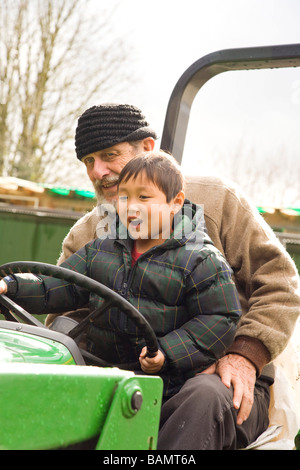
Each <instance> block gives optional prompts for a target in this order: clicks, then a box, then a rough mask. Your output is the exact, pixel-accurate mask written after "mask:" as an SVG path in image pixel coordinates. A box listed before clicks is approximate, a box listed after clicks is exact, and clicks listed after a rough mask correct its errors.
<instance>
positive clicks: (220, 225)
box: [187, 178, 300, 372]
mask: <svg viewBox="0 0 300 470" xmlns="http://www.w3.org/2000/svg"><path fill="white" fill-rule="evenodd" d="M187 195H188V196H189V197H190V198H191V200H193V201H195V202H198V203H202V204H203V205H204V213H205V220H206V225H207V230H208V233H209V235H210V236H211V238H212V240H213V242H214V243H215V245H216V246H217V247H218V248H219V249H220V250H221V251H222V252H223V253H224V255H225V257H226V258H227V260H228V262H229V264H230V265H231V267H232V269H233V273H234V280H235V283H236V286H237V289H238V292H239V297H240V301H241V305H242V310H243V315H242V318H241V320H240V323H239V326H238V329H237V333H236V339H235V341H234V343H233V345H232V347H231V348H230V350H229V351H230V352H235V353H238V354H241V355H243V356H245V357H247V358H248V359H250V360H251V361H252V362H253V363H254V365H255V366H256V368H257V370H258V372H260V371H261V369H262V367H263V366H264V365H265V364H266V363H267V362H269V361H270V360H273V359H274V358H275V357H277V356H278V355H279V354H280V353H281V352H282V351H283V349H284V348H285V347H286V345H287V343H288V341H289V338H290V337H291V334H292V332H293V330H294V328H295V325H296V320H297V318H298V315H299V313H300V291H299V275H298V272H297V269H296V267H295V264H294V262H293V261H292V259H291V257H290V256H289V254H288V253H287V251H286V250H285V249H284V247H283V246H282V244H281V243H280V242H279V241H278V239H277V238H276V236H275V235H274V233H273V231H272V230H271V228H270V227H269V225H268V224H267V223H266V222H265V221H264V220H263V218H262V217H261V216H260V214H259V213H258V211H257V209H256V208H255V207H254V206H253V204H252V203H251V202H250V201H249V200H248V198H247V197H246V196H245V195H244V194H243V193H242V192H241V191H240V189H239V188H237V187H236V186H235V185H234V184H231V183H228V182H224V181H223V180H220V179H218V178H190V179H189V184H188V187H187Z"/></svg>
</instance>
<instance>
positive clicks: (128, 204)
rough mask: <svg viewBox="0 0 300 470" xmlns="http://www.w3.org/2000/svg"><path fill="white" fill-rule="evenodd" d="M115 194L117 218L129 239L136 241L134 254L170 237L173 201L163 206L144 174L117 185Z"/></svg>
mask: <svg viewBox="0 0 300 470" xmlns="http://www.w3.org/2000/svg"><path fill="white" fill-rule="evenodd" d="M118 194H119V197H118V214H119V217H120V219H121V222H122V223H123V225H125V227H127V230H128V232H129V234H130V237H131V238H133V239H134V240H137V249H138V251H140V252H143V251H147V250H148V249H149V248H151V247H152V246H155V245H159V244H161V243H162V242H163V241H164V240H166V239H167V238H169V237H170V233H171V230H172V228H171V227H172V222H173V218H174V208H175V198H174V199H173V200H172V201H170V202H169V203H167V198H166V195H165V194H164V193H163V192H162V191H161V190H160V189H159V188H158V187H157V186H156V185H155V184H154V183H153V182H152V181H149V179H148V178H147V177H146V175H145V173H143V172H142V173H141V174H140V175H138V176H137V178H136V179H135V180H133V179H132V178H131V179H129V180H128V181H127V182H126V183H124V182H122V183H120V185H119V193H118Z"/></svg>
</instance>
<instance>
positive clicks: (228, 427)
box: [157, 374, 270, 450]
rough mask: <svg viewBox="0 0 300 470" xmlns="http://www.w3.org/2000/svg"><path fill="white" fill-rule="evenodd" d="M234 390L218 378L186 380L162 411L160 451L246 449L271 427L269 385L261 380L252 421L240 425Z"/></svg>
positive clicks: (203, 377)
mask: <svg viewBox="0 0 300 470" xmlns="http://www.w3.org/2000/svg"><path fill="white" fill-rule="evenodd" d="M232 397H233V391H232V388H231V389H228V388H227V387H225V385H223V384H222V382H221V379H220V377H219V376H218V375H208V374H202V375H201V374H200V375H197V376H195V377H193V378H192V379H189V380H187V381H186V383H185V384H184V386H183V387H182V388H181V390H180V391H179V392H178V393H177V394H176V395H174V396H173V397H171V398H170V399H169V400H167V401H166V402H165V403H164V404H163V406H162V411H161V423H160V431H159V436H158V446H157V449H158V450H222V449H223V450H225V449H228V450H230V449H231V450H233V449H240V448H245V447H247V445H249V444H250V443H251V442H253V441H255V439H256V438H257V437H258V436H259V435H260V434H261V433H262V432H263V431H265V430H266V428H267V427H268V424H269V419H268V408H269V402H270V394H269V384H268V382H267V381H265V380H262V379H258V380H257V382H256V386H255V395H254V404H253V407H252V410H251V413H250V416H249V418H248V419H247V420H246V421H245V422H244V423H243V424H242V425H241V426H237V425H236V417H237V410H235V409H234V408H233V404H232Z"/></svg>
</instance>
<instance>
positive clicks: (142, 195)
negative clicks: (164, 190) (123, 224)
mask: <svg viewBox="0 0 300 470" xmlns="http://www.w3.org/2000/svg"><path fill="white" fill-rule="evenodd" d="M149 197H150V196H146V195H144V194H141V195H140V199H144V200H145V199H149Z"/></svg>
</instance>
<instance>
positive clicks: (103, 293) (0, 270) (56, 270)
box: [0, 261, 158, 368]
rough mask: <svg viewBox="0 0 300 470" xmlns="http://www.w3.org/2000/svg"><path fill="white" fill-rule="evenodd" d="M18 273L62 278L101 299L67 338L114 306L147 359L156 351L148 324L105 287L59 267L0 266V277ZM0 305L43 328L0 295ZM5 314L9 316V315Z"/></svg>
mask: <svg viewBox="0 0 300 470" xmlns="http://www.w3.org/2000/svg"><path fill="white" fill-rule="evenodd" d="M18 273H19V274H20V273H23V274H24V273H31V274H43V275H45V276H51V277H55V278H58V279H63V280H65V281H67V282H70V283H72V284H76V285H78V286H80V287H83V288H85V289H87V290H88V291H89V292H93V293H94V294H96V295H99V297H102V298H103V299H104V302H103V304H102V305H101V307H100V308H98V309H96V310H94V311H93V312H91V313H90V314H89V315H88V316H87V317H85V318H84V320H82V321H81V322H80V323H79V324H78V325H76V326H75V327H74V328H72V329H71V330H70V331H69V332H68V333H67V334H68V336H70V337H71V338H73V339H75V338H77V337H78V336H79V335H80V334H81V333H82V332H83V331H84V330H85V329H86V327H87V326H88V324H89V323H90V322H92V321H94V320H95V319H96V318H97V317H98V316H99V315H101V314H102V313H103V312H104V311H105V310H107V309H108V308H110V307H112V306H115V307H118V308H119V309H120V310H122V312H124V313H125V314H126V315H127V316H128V318H130V319H131V320H132V321H133V322H134V324H135V325H136V326H137V328H138V329H139V331H140V332H141V335H142V337H143V338H144V340H145V343H146V346H147V354H148V356H149V357H154V356H155V355H156V353H157V350H158V343H157V338H156V335H155V333H154V331H153V329H152V327H151V326H150V324H149V323H148V322H147V320H146V319H145V318H144V316H143V315H142V314H141V313H140V312H139V311H138V310H137V309H136V308H135V307H134V306H133V305H131V304H130V303H129V302H128V301H127V300H126V299H124V298H123V297H121V296H120V295H119V294H117V293H116V292H114V291H113V290H112V289H110V288H109V287H107V286H105V285H103V284H101V283H100V282H98V281H95V280H94V279H91V278H89V277H87V276H84V275H83V274H80V273H77V272H75V271H71V270H70V269H66V268H62V267H61V266H55V265H52V264H47V263H39V262H31V261H16V262H12V263H6V264H3V265H2V266H0V275H1V276H2V277H4V276H7V275H10V274H18ZM0 303H1V304H2V305H4V307H5V308H6V309H10V310H12V311H14V312H15V313H16V314H17V316H18V317H20V318H21V319H22V320H23V321H24V322H25V323H27V324H31V325H35V326H39V327H43V328H46V326H45V325H43V323H41V322H40V321H38V320H37V319H36V318H35V317H34V316H33V315H31V314H30V313H28V312H27V311H26V310H24V309H23V308H22V307H21V306H19V305H17V304H16V303H15V302H13V301H12V300H11V299H9V298H8V297H6V296H5V295H0ZM8 315H9V316H10V314H8ZM8 319H13V320H14V321H16V320H15V318H11V316H10V318H8ZM81 352H82V353H84V355H85V356H86V357H88V358H90V359H94V360H95V361H96V359H97V358H96V357H95V356H92V355H91V354H89V353H87V352H84V351H82V350H81ZM97 362H98V363H99V365H102V366H106V367H107V366H109V367H111V366H113V365H114V366H116V364H109V363H107V362H106V361H103V360H102V359H100V358H99V361H97ZM117 366H118V367H122V368H126V366H129V364H117Z"/></svg>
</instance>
